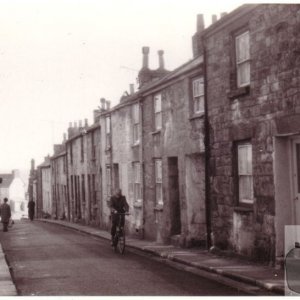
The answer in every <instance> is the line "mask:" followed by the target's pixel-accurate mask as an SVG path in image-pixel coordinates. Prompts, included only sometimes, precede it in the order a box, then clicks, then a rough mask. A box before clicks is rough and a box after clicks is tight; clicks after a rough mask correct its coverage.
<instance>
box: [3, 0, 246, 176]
mask: <svg viewBox="0 0 300 300" xmlns="http://www.w3.org/2000/svg"><path fill="white" fill-rule="evenodd" d="M241 4H242V2H241V1H230V2H228V1H226V2H225V1H206V2H204V1H202V2H201V1H199V0H197V1H196V0H185V1H183V0H159V1H154V0H151V1H150V0H147V1H146V0H109V1H108V0H106V1H104V0H97V1H96V0H94V1H92V0H51V1H46V0H44V1H43V0H39V1H33V0H31V1H29V0H28V1H26V0H21V1H16V0H9V1H4V0H0V128H1V130H0V141H1V144H0V171H1V172H3V171H10V170H11V169H16V168H17V169H29V168H30V160H31V159H32V158H34V159H35V160H36V164H40V163H41V162H42V161H43V158H44V156H47V155H48V154H50V155H51V154H52V153H53V144H54V143H61V142H62V138H63V133H64V132H66V131H67V128H68V124H69V122H74V121H77V122H78V121H79V120H83V119H85V118H88V119H89V123H90V124H91V122H92V112H93V110H94V109H96V108H97V107H98V106H99V105H100V98H102V97H104V98H106V99H107V100H110V101H111V102H112V105H115V104H117V103H118V102H119V99H120V97H121V95H122V94H123V93H124V91H126V90H129V84H130V83H134V84H135V87H136V88H137V85H136V78H137V73H138V71H139V69H140V68H141V65H142V54H141V48H142V47H143V46H149V47H150V56H149V65H150V67H151V68H157V67H158V57H157V51H158V50H160V49H163V50H164V52H165V54H164V58H165V67H166V68H167V69H169V70H173V69H175V68H176V67H178V66H180V65H181V64H183V63H185V62H187V61H188V60H190V59H191V58H192V47H191V45H192V44H191V38H192V35H193V34H194V33H195V31H196V16H197V14H199V13H203V14H204V16H205V23H206V26H208V25H210V23H211V15H212V14H217V15H218V16H220V13H221V12H230V11H232V10H233V9H234V8H236V7H238V6H239V5H241Z"/></svg>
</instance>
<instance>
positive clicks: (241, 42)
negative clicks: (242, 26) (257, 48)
mask: <svg viewBox="0 0 300 300" xmlns="http://www.w3.org/2000/svg"><path fill="white" fill-rule="evenodd" d="M249 58H250V43H249V31H247V32H245V33H243V34H241V35H239V36H237V37H236V59H237V62H242V61H245V60H248V59H249Z"/></svg>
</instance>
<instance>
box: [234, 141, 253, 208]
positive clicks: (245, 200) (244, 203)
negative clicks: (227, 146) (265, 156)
mask: <svg viewBox="0 0 300 300" xmlns="http://www.w3.org/2000/svg"><path fill="white" fill-rule="evenodd" d="M245 147H250V150H247V151H250V152H249V153H247V155H248V154H250V157H251V160H250V162H248V163H247V162H243V164H246V169H247V170H246V171H245V172H242V171H241V168H242V166H241V164H240V161H241V158H240V155H242V153H241V151H240V149H242V148H245ZM235 160H236V168H235V169H236V192H237V193H236V199H237V201H236V202H237V204H238V206H253V203H254V184H253V181H254V176H253V145H252V143H251V141H240V142H236V144H235ZM247 164H248V165H247ZM244 167H245V166H244ZM243 173H244V174H243ZM247 177H249V178H250V197H248V198H243V199H241V197H242V191H241V178H247Z"/></svg>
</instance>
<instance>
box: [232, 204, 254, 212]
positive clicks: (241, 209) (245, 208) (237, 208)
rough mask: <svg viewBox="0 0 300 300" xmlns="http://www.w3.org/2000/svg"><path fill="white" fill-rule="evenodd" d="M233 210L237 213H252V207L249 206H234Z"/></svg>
mask: <svg viewBox="0 0 300 300" xmlns="http://www.w3.org/2000/svg"><path fill="white" fill-rule="evenodd" d="M233 210H234V211H235V212H239V213H251V212H253V205H251V204H249V205H247V206H246V205H245V206H235V207H234V209H233Z"/></svg>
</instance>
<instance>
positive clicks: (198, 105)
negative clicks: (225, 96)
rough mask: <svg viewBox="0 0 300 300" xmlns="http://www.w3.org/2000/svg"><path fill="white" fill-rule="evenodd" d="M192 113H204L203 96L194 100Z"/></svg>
mask: <svg viewBox="0 0 300 300" xmlns="http://www.w3.org/2000/svg"><path fill="white" fill-rule="evenodd" d="M194 112H196V113H198V112H204V96H201V97H197V98H195V101H194Z"/></svg>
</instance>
